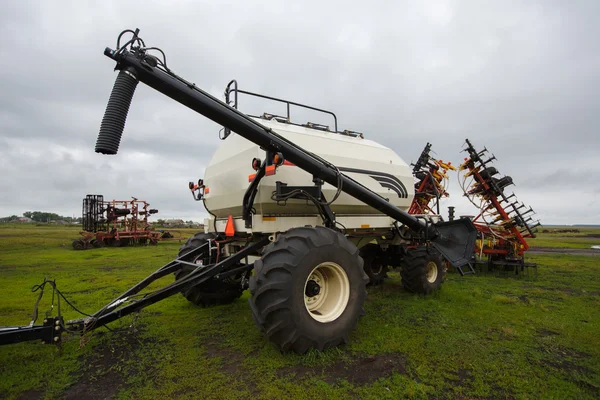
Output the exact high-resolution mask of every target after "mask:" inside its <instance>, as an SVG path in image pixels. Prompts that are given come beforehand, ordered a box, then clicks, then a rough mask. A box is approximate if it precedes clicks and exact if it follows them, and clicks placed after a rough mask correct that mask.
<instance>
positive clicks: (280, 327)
mask: <svg viewBox="0 0 600 400" xmlns="http://www.w3.org/2000/svg"><path fill="white" fill-rule="evenodd" d="M368 280H369V278H368V277H367V276H366V275H365V273H364V271H363V260H362V258H361V257H360V255H359V251H358V249H357V248H356V246H354V244H352V243H351V242H350V241H348V240H347V239H346V238H345V237H344V235H342V234H341V233H339V232H335V231H333V230H331V229H327V228H324V227H316V228H293V229H290V230H289V231H287V232H286V233H283V234H281V235H279V237H278V238H277V240H276V241H275V242H273V243H271V244H269V245H268V246H267V247H266V248H265V251H264V252H263V255H262V258H261V259H260V260H257V261H255V263H254V274H253V275H252V276H251V277H250V292H251V294H252V297H251V298H250V299H249V302H250V308H251V309H252V315H253V317H254V322H255V323H256V325H257V326H258V327H259V328H260V329H261V331H262V332H263V333H264V334H265V335H266V336H267V337H268V338H269V340H270V341H271V342H273V343H275V345H276V346H277V347H278V348H279V349H280V350H282V351H289V350H291V351H294V352H296V353H300V354H304V353H306V351H308V350H309V349H310V348H316V349H318V350H323V349H325V348H329V347H335V346H338V345H340V344H343V343H347V342H348V335H349V333H350V332H351V331H352V330H354V328H355V327H356V325H357V323H358V319H359V318H360V317H361V316H362V315H364V313H365V312H364V309H363V304H364V302H365V297H366V295H367V291H366V284H367V282H368Z"/></svg>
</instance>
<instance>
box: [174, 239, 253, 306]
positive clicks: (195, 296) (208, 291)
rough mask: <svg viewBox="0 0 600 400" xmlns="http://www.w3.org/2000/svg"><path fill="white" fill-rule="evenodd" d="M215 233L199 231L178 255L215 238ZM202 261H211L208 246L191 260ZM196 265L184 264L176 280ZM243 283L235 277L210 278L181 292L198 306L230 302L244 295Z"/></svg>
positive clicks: (204, 262)
mask: <svg viewBox="0 0 600 400" xmlns="http://www.w3.org/2000/svg"><path fill="white" fill-rule="evenodd" d="M213 238H214V235H212V234H210V233H197V234H195V235H194V236H192V237H191V238H189V239H188V240H187V242H186V243H185V244H184V245H183V246H181V248H180V249H179V254H178V256H177V257H181V256H182V255H184V254H187V253H189V252H190V251H192V250H193V249H195V248H198V247H200V246H202V245H203V244H205V243H206V241H207V240H208V239H213ZM200 261H202V263H203V264H204V265H208V264H209V263H210V254H208V248H207V249H206V251H205V252H202V253H201V254H199V255H197V256H196V257H195V258H194V259H193V260H190V262H193V263H198V264H199V263H200ZM194 268H195V267H193V266H191V265H184V266H183V267H182V268H181V269H180V270H179V271H177V272H175V280H176V281H177V280H180V279H183V278H184V277H186V276H187V275H189V274H190V273H191V272H192V271H193V270H194ZM242 292H243V290H242V284H241V283H240V282H239V281H236V280H235V279H232V280H217V279H214V278H213V279H209V280H208V281H206V282H203V283H201V284H200V285H197V286H194V287H192V288H190V289H187V290H185V291H183V292H181V294H183V296H184V297H185V298H186V299H188V300H189V301H190V302H192V303H194V304H195V305H197V306H203V307H207V306H214V305H218V304H229V303H231V302H233V301H234V300H236V299H238V298H239V297H240V296H241V295H242Z"/></svg>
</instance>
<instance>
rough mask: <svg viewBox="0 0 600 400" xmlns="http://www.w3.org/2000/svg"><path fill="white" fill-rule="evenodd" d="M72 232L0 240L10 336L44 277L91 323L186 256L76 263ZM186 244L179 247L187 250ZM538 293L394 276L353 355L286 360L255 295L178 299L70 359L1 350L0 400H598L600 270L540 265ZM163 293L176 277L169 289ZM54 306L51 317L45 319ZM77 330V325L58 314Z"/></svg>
mask: <svg viewBox="0 0 600 400" xmlns="http://www.w3.org/2000/svg"><path fill="white" fill-rule="evenodd" d="M77 232H78V231H77V229H76V228H67V227H56V226H55V227H51V226H49V227H46V226H42V227H35V226H31V225H0V293H1V296H2V300H1V301H0V325H25V324H27V323H28V322H29V320H30V316H31V311H32V307H33V304H34V302H35V299H36V295H37V293H36V294H34V293H31V291H30V289H31V287H32V286H33V285H34V284H37V283H40V282H42V281H43V279H44V277H48V278H53V279H56V282H57V284H58V287H59V289H61V290H62V291H63V293H64V294H65V295H66V296H67V297H68V298H69V299H71V300H72V301H73V302H74V303H75V304H76V305H77V306H78V307H79V308H81V309H82V310H84V311H87V312H93V311H96V310H97V309H98V308H100V307H101V306H103V305H104V304H105V303H107V302H108V301H110V300H111V299H112V298H114V297H115V296H117V295H118V294H120V293H121V292H123V291H124V290H125V289H127V288H128V287H130V286H131V285H132V284H134V283H136V282H137V281H138V280H140V279H142V278H143V277H145V276H146V275H148V274H149V273H150V272H152V271H154V270H156V269H157V268H158V267H159V266H161V265H163V264H164V263H166V262H167V261H169V260H171V259H172V258H173V256H174V255H175V254H176V253H177V249H178V246H179V244H178V243H177V242H164V243H160V244H159V245H158V246H155V247H144V248H134V247H129V248H103V249H93V250H89V251H81V252H77V251H74V250H72V249H71V241H72V240H73V239H74V238H76V237H77V236H78V234H77ZM188 233H189V232H183V236H188ZM597 233H600V231H598V230H597V231H592V230H582V233H581V234H577V235H570V236H568V237H567V236H557V235H550V234H548V235H541V237H540V238H539V239H535V240H534V241H532V244H533V245H534V246H545V247H547V246H553V247H581V248H583V247H589V246H591V245H600V238H597V237H596V238H594V237H590V236H586V235H588V234H597ZM529 260H530V261H533V262H537V263H538V264H539V274H538V275H539V276H538V278H537V279H536V280H531V279H513V278H499V277H494V276H489V275H487V276H468V277H464V278H461V277H460V276H458V275H456V274H451V275H449V277H448V280H447V282H446V283H445V284H444V287H443V289H442V290H441V291H440V292H438V293H436V294H435V295H433V296H429V297H423V296H415V295H411V294H409V293H407V292H406V291H405V290H403V288H402V285H401V283H400V279H399V276H398V275H397V274H395V273H393V274H391V275H390V279H389V280H388V281H386V283H385V284H384V285H383V286H381V287H376V288H370V289H369V296H368V300H367V302H366V307H365V308H366V316H365V317H363V318H362V319H361V321H360V323H359V326H358V328H357V329H356V331H354V332H353V333H352V335H351V337H350V344H349V345H347V346H345V347H341V348H336V349H331V350H328V351H325V352H323V353H319V352H309V353H308V354H306V355H302V356H300V355H296V354H281V353H280V352H279V351H277V350H276V349H275V348H274V347H273V346H272V345H271V344H270V343H269V342H268V341H267V340H266V339H265V338H264V337H263V336H262V335H261V334H260V332H259V331H258V329H257V328H256V327H255V325H254V323H253V321H252V317H251V314H250V310H249V308H248V304H247V298H248V293H245V294H244V296H243V297H242V299H240V300H238V301H236V302H235V303H234V304H231V305H226V306H218V307H214V308H204V309H203V308H197V307H194V306H192V305H191V304H189V303H188V302H187V301H186V300H185V299H184V298H183V297H182V296H179V295H177V296H173V297H171V298H169V299H167V300H165V301H162V302H160V303H158V304H156V305H153V306H151V307H148V308H146V309H145V310H143V311H142V312H141V313H140V314H139V315H138V316H137V317H136V318H135V321H134V318H133V317H131V318H129V317H128V318H125V319H124V320H122V321H120V322H117V323H114V324H113V325H114V326H112V328H113V329H116V330H118V329H120V328H123V329H125V328H128V327H129V326H130V325H132V323H133V328H129V329H125V330H123V331H116V332H108V331H107V330H106V329H99V330H97V331H95V332H93V333H92V335H91V336H89V337H86V339H87V343H86V344H85V346H83V347H80V343H81V342H80V338H79V337H67V338H65V341H64V343H63V345H62V347H60V348H59V347H55V346H47V345H42V344H40V343H37V342H29V343H21V344H17V345H9V346H3V347H0V377H1V378H0V398H8V399H12V398H44V397H47V398H72V399H77V398H110V397H115V398H141V399H145V398H152V399H154V398H202V399H246V398H258V399H263V398H264V399H283V398H298V399H304V398H306V399H311V400H314V399H325V398H333V399H337V398H339V399H345V398H360V399H382V398H389V399H398V398H448V399H455V398H463V399H467V398H468V399H480V398H481V399H483V398H499V399H502V398H536V399H537V398H549V399H571V398H577V399H586V398H589V399H592V398H599V397H600V272H599V264H600V257H597V256H589V255H568V254H558V255H556V254H549V255H534V256H531V257H530V258H529ZM168 279H169V280H170V279H171V278H168ZM49 305H50V299H46V302H44V303H43V304H42V306H41V308H40V309H41V310H46V309H48V308H49ZM62 307H63V314H65V316H66V318H67V319H72V318H77V317H78V315H77V313H75V312H74V311H73V310H71V309H68V308H67V307H66V305H65V304H64V303H63V305H62Z"/></svg>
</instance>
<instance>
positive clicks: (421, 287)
mask: <svg viewBox="0 0 600 400" xmlns="http://www.w3.org/2000/svg"><path fill="white" fill-rule="evenodd" d="M400 276H401V277H402V285H403V286H404V288H405V289H406V290H408V291H409V292H413V293H421V294H430V293H433V292H434V291H436V290H439V289H440V288H441V286H442V283H443V282H444V280H445V279H446V265H445V264H444V262H443V259H442V256H441V255H440V254H439V253H438V252H437V251H436V250H434V249H433V248H429V249H427V248H425V247H417V248H415V249H409V250H408V252H407V254H406V255H405V256H404V259H403V263H402V269H401V270H400Z"/></svg>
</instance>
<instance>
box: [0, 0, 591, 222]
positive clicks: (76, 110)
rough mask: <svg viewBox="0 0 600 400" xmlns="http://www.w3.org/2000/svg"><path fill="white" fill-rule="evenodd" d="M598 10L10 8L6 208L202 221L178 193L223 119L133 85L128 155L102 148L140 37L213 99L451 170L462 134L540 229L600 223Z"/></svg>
mask: <svg viewBox="0 0 600 400" xmlns="http://www.w3.org/2000/svg"><path fill="white" fill-rule="evenodd" d="M599 11H600V3H598V2H596V1H575V2H560V1H538V2H527V3H523V2H517V1H497V2H479V1H460V2H454V1H442V2H435V3H428V2H399V1H388V2H386V1H381V2H371V3H363V4H361V5H350V4H349V3H347V2H316V1H307V2H302V3H294V4H291V3H290V2H287V3H280V2H270V1H264V2H260V3H259V2H256V3H254V2H242V1H223V2H211V3H209V2H188V3H179V4H177V6H173V5H172V4H171V3H170V2H166V1H154V2H139V3H136V2H116V1H105V2H102V3H97V4H93V3H91V4H90V3H85V2H77V1H73V2H61V3H60V4H59V3H50V2H42V3H40V2H26V1H21V2H9V1H4V2H3V13H2V15H1V16H0V22H1V23H0V51H1V52H2V54H3V55H4V56H3V57H2V58H1V59H0V71H2V72H1V73H0V92H1V93H2V96H0V167H1V168H2V170H1V172H2V175H3V178H2V179H1V180H0V216H1V215H7V214H13V213H16V214H21V213H22V212H23V211H26V210H32V209H39V210H42V209H43V210H48V211H55V212H60V213H62V214H67V215H71V214H78V213H79V208H80V201H81V198H82V197H83V196H84V195H85V194H87V193H102V194H104V195H105V196H106V197H110V198H113V197H114V198H118V197H121V198H128V197H129V196H132V195H134V196H136V197H139V198H146V199H147V200H149V201H150V202H151V203H152V205H153V207H156V208H158V209H159V210H160V212H161V214H160V215H162V216H166V217H182V218H186V219H188V218H193V219H200V218H202V217H203V216H204V215H206V214H205V213H204V212H203V210H201V207H199V206H198V203H195V202H193V200H192V199H191V196H190V195H189V193H188V192H187V190H186V183H187V181H189V180H195V179H197V178H198V177H200V176H201V175H202V173H203V171H204V168H205V166H206V165H207V163H208V162H209V160H210V156H211V154H212V152H213V151H214V149H215V148H216V147H217V146H218V145H219V140H218V138H217V132H218V129H219V127H218V126H217V125H216V124H214V123H212V122H210V121H208V120H206V119H205V118H203V117H202V116H200V115H197V114H195V113H194V112H192V111H190V110H187V109H185V108H184V107H182V106H180V105H178V104H176V103H175V102H173V101H171V100H169V99H167V98H165V97H163V96H162V95H160V94H159V93H156V92H154V91H153V90H151V89H149V88H147V87H144V86H143V85H139V87H138V89H137V93H136V95H135V98H134V102H133V104H132V108H131V112H130V116H129V119H128V124H127V127H126V130H125V134H124V139H123V141H122V143H121V152H120V153H119V155H118V156H116V157H103V156H101V155H98V154H95V153H94V152H93V146H94V143H95V140H96V135H97V131H98V127H99V125H100V120H101V118H102V114H103V111H104V107H105V105H106V100H107V99H108V95H109V93H110V89H111V87H112V84H113V81H114V77H115V74H114V73H111V69H112V67H113V64H112V62H111V61H110V60H108V59H107V58H106V57H104V56H103V55H102V51H103V49H104V47H106V46H110V47H114V46H115V44H116V43H115V40H116V35H117V34H118V33H119V32H120V31H121V30H123V29H125V28H135V27H139V28H140V29H141V30H142V37H143V38H144V39H145V40H146V42H147V43H148V44H151V45H155V46H158V47H161V48H163V49H164V50H165V51H166V53H167V56H168V63H169V65H170V67H171V68H173V69H174V70H175V71H176V72H177V73H179V74H180V75H182V76H184V77H185V78H187V79H189V80H191V81H193V82H195V83H197V84H198V85H199V86H200V87H202V88H203V89H205V90H207V91H209V92H210V93H211V94H213V95H215V96H218V97H221V96H222V91H223V88H224V85H225V84H226V83H227V82H228V81H229V80H230V79H231V78H237V79H238V81H239V83H240V85H241V87H242V88H244V89H247V90H252V91H257V92H262V93H266V94H270V95H273V96H277V97H284V98H290V99H292V100H295V101H299V102H305V103H309V104H312V105H315V106H317V107H322V108H327V109H331V110H334V111H335V112H336V113H337V115H338V119H339V121H340V128H342V129H345V128H348V129H353V130H358V131H362V132H365V134H366V135H367V136H368V137H369V138H372V139H373V140H376V141H379V142H381V143H383V144H385V145H387V146H389V147H391V148H392V149H394V150H395V151H396V152H398V154H400V155H401V156H402V157H403V158H404V159H405V160H406V161H407V162H409V161H411V160H413V161H414V160H415V159H416V157H417V156H418V154H419V153H420V151H421V150H422V148H423V146H424V145H425V143H426V142H428V141H429V142H431V143H433V145H434V150H435V151H436V152H437V154H438V155H439V157H441V158H443V159H444V160H450V161H453V162H454V163H455V164H456V163H459V162H460V160H461V159H462V157H463V156H464V153H460V150H461V145H462V143H463V142H464V139H465V138H467V137H469V138H470V139H472V141H473V142H474V143H475V145H476V146H477V147H483V146H487V147H488V148H489V149H490V150H491V151H492V152H493V153H494V154H496V156H497V157H498V163H497V167H498V169H499V170H500V171H501V172H503V173H504V174H508V175H511V176H512V177H513V179H514V181H515V183H516V184H517V186H516V187H515V188H514V190H515V192H516V193H517V194H518V195H519V198H520V199H521V200H523V201H524V202H526V203H527V204H531V205H532V206H533V207H534V209H536V210H537V211H538V213H539V215H540V217H541V218H542V220H543V221H544V222H546V223H582V222H583V223H600V215H599V214H600V211H599V210H600V205H599V203H598V190H599V187H600V185H598V184H597V183H596V181H597V179H596V177H597V176H598V175H599V173H600V167H599V166H598V163H597V162H596V158H597V155H598V153H599V151H600V140H598V134H597V131H598V126H599V124H598V119H597V118H598V117H597V116H598V115H600V102H599V101H598V100H597V93H598V92H599V89H600V72H598V71H600V51H599V50H600V48H599V47H600V45H599V43H598V41H597V37H598V36H599V35H598V34H599V33H600V32H599V30H600V28H599V27H598V26H597V24H596V21H595V19H596V17H597V15H599ZM241 105H242V107H241V108H242V110H245V111H249V112H250V111H251V112H253V113H260V112H263V111H269V112H280V109H279V108H277V107H276V106H273V105H270V104H264V103H261V104H255V103H252V102H250V101H249V100H245V99H242V103H241ZM293 113H294V114H293V115H294V116H297V117H298V118H300V121H302V122H304V120H308V119H311V120H315V121H314V122H325V123H330V120H328V119H323V118H321V119H319V117H318V116H316V115H314V114H311V115H306V114H303V113H300V112H298V111H293ZM32 183H33V184H32ZM509 190H510V189H509ZM451 195H452V196H451V198H450V199H449V200H448V201H446V202H445V203H446V204H455V205H458V207H459V210H458V212H459V213H461V214H469V213H472V212H473V211H472V210H470V209H469V207H468V203H467V202H466V200H465V199H464V198H462V196H461V193H460V190H459V188H458V185H457V183H456V179H455V178H454V177H453V178H452V180H451ZM574 198H584V199H586V200H585V203H586V207H585V208H575V207H572V204H573V199H574Z"/></svg>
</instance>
